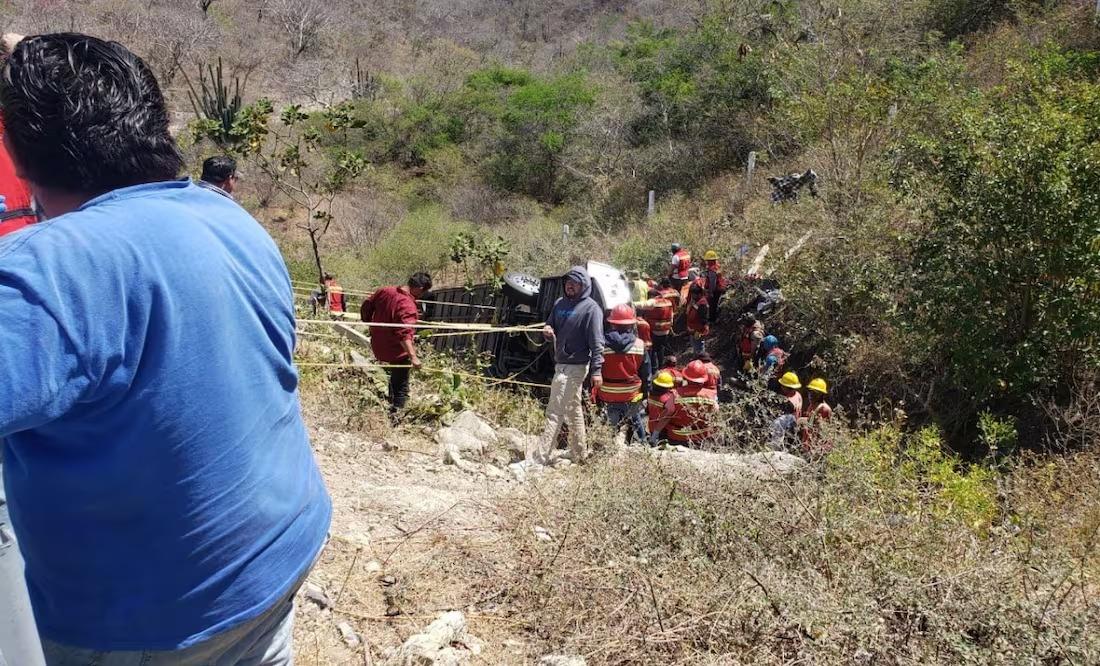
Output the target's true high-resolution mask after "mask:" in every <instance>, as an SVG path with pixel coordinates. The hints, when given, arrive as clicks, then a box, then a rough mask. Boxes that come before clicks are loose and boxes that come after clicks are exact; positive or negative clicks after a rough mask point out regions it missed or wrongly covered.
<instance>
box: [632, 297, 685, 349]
mask: <svg viewBox="0 0 1100 666" xmlns="http://www.w3.org/2000/svg"><path fill="white" fill-rule="evenodd" d="M636 307H637V308H638V315H639V317H641V319H639V321H638V334H639V335H643V334H642V321H643V320H644V321H645V323H646V326H648V327H649V330H650V339H651V340H652V342H651V344H650V347H651V348H652V352H651V354H650V357H649V362H650V363H651V364H652V365H653V366H654V367H657V366H658V365H660V363H661V362H662V361H663V360H664V357H665V355H666V354H668V349H669V346H670V342H671V341H670V338H671V337H672V322H673V320H674V319H675V318H676V310H675V309H674V308H673V307H672V301H670V300H668V299H667V298H662V297H661V295H660V292H658V291H657V290H656V289H650V290H649V300H647V301H642V302H641V303H638V304H637V305H636ZM643 339H645V336H644V335H643Z"/></svg>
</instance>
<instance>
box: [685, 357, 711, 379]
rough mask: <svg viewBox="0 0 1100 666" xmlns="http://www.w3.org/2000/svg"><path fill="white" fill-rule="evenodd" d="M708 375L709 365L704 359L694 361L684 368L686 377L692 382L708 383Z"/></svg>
mask: <svg viewBox="0 0 1100 666" xmlns="http://www.w3.org/2000/svg"><path fill="white" fill-rule="evenodd" d="M707 377H708V375H707V366H705V365H703V362H702V361H692V362H691V363H688V364H687V367H686V368H684V379H686V380H687V381H689V382H691V383H692V384H706V383H707Z"/></svg>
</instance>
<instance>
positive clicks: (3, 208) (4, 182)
mask: <svg viewBox="0 0 1100 666" xmlns="http://www.w3.org/2000/svg"><path fill="white" fill-rule="evenodd" d="M22 39H23V37H22V35H16V34H14V33H7V34H5V35H4V36H3V39H2V40H0V65H2V64H3V61H4V60H6V59H7V57H8V55H10V54H11V51H12V49H14V48H15V45H16V44H18V43H19V42H20V41H21V40H22ZM3 134H4V124H3V121H2V120H0V136H3ZM37 221H38V214H37V212H35V206H34V202H33V198H32V197H31V189H30V187H29V186H28V185H27V183H26V181H24V180H23V179H22V178H20V177H19V175H18V174H17V173H16V170H15V164H13V163H12V161H11V156H10V155H8V149H7V146H5V145H4V144H3V143H0V236H3V235H4V234H10V233H11V232H13V231H18V230H19V229H22V228H23V227H26V226H28V225H31V224H34V223H35V222H37Z"/></svg>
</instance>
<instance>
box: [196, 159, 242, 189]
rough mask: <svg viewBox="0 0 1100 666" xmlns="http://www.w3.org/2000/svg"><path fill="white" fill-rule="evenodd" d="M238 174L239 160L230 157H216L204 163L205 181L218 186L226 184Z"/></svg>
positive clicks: (203, 177)
mask: <svg viewBox="0 0 1100 666" xmlns="http://www.w3.org/2000/svg"><path fill="white" fill-rule="evenodd" d="M235 173H237V160H235V159H233V158H232V157H230V156H228V155H215V156H214V157H208V158H206V161H205V162H203V163H202V176H200V177H201V178H202V179H203V180H205V181H206V182H208V183H213V184H215V185H218V184H220V183H224V182H225V181H227V180H229V179H230V178H232V177H233V174H235Z"/></svg>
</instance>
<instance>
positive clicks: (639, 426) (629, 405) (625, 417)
mask: <svg viewBox="0 0 1100 666" xmlns="http://www.w3.org/2000/svg"><path fill="white" fill-rule="evenodd" d="M642 404H643V403H642V401H641V400H638V401H636V402H609V403H607V404H606V405H604V408H605V409H606V410H607V420H608V421H610V422H611V427H612V428H615V431H616V432H618V431H619V425H620V424H623V425H628V426H630V429H631V431H632V432H633V433H634V441H635V442H638V443H639V444H644V443H645V442H646V441H647V440H648V436H647V435H646V431H645V430H646V425H645V421H643V420H642ZM624 422H625V423H624Z"/></svg>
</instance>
